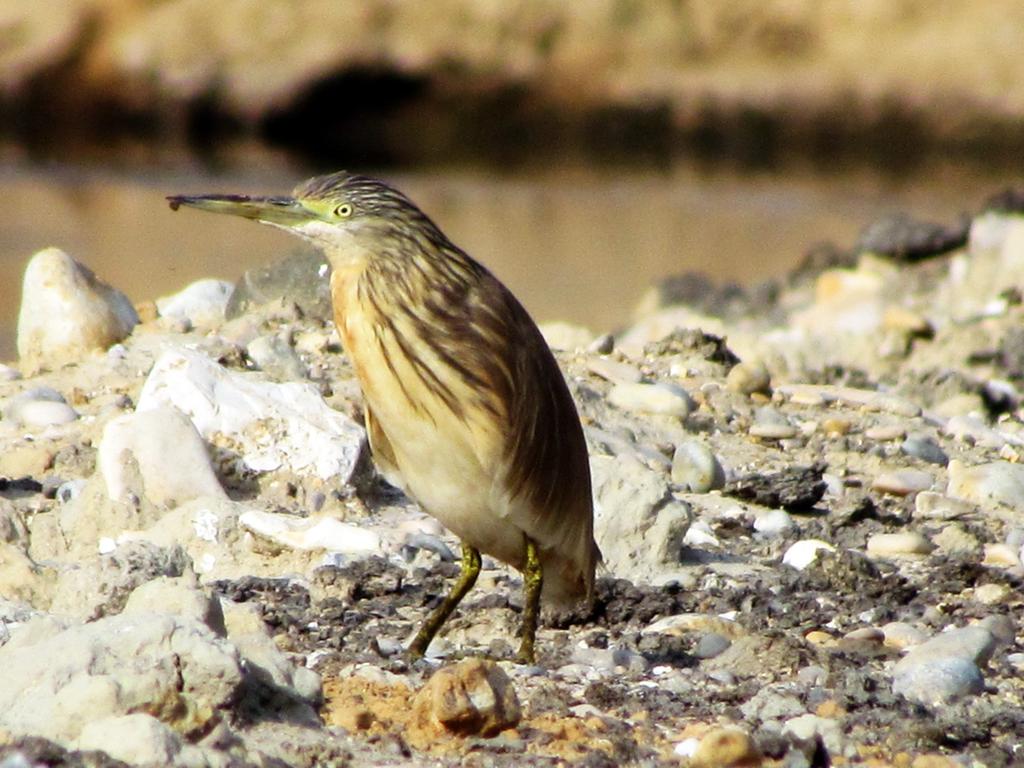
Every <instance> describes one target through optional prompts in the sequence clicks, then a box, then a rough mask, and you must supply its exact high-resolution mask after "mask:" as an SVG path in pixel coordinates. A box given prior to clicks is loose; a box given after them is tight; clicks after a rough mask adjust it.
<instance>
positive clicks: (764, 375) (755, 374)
mask: <svg viewBox="0 0 1024 768" xmlns="http://www.w3.org/2000/svg"><path fill="white" fill-rule="evenodd" d="M725 386H726V387H727V388H728V389H729V391H731V392H738V393H739V394H741V395H752V394H754V393H755V392H762V393H764V394H768V393H769V392H771V387H772V380H771V376H769V374H768V369H767V368H765V366H764V363H761V362H750V363H745V362H741V363H737V364H736V365H734V366H733V367H732V368H731V369H730V370H729V373H728V374H727V375H726V377H725Z"/></svg>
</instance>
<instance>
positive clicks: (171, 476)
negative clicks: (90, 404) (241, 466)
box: [97, 405, 225, 506]
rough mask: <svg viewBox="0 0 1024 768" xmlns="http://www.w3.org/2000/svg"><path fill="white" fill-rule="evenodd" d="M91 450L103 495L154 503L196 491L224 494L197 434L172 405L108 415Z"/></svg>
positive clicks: (168, 501)
mask: <svg viewBox="0 0 1024 768" xmlns="http://www.w3.org/2000/svg"><path fill="white" fill-rule="evenodd" d="M97 454H98V457H97V458H98V464H99V470H100V472H101V473H102V475H103V479H104V481H105V483H106V488H107V496H108V497H109V498H111V499H113V500H114V501H125V500H126V499H128V498H129V497H130V496H131V495H135V496H142V495H145V497H146V498H148V499H149V500H150V501H151V502H153V503H154V504H156V505H166V506H176V505H178V504H181V503H183V502H186V501H190V500H192V499H196V498H199V497H202V496H220V497H223V496H224V495H225V494H224V491H223V489H222V488H221V486H220V483H219V482H218V480H217V475H216V474H215V473H214V471H213V466H212V465H211V463H210V457H209V455H208V453H207V450H206V445H205V444H204V442H203V439H202V438H201V437H200V436H199V433H198V432H196V429H195V427H194V426H193V425H192V422H191V421H189V419H188V417H187V416H185V415H184V414H183V413H182V412H181V411H179V410H178V409H177V408H174V407H172V406H167V405H160V406H154V407H152V408H150V409H149V410H140V411H138V412H136V413H129V414H125V415H124V416H118V417H116V418H113V419H111V420H110V421H109V422H108V423H107V425H106V427H105V428H104V430H103V438H102V440H101V441H100V445H99V449H98V451H97ZM137 478H141V481H142V484H141V487H138V482H137Z"/></svg>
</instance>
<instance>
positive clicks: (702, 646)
mask: <svg viewBox="0 0 1024 768" xmlns="http://www.w3.org/2000/svg"><path fill="white" fill-rule="evenodd" d="M730 645H732V641H731V640H729V638H727V637H725V636H723V635H720V634H718V633H717V632H707V633H705V634H703V635H701V637H700V640H698V641H697V646H696V647H695V648H694V649H693V655H694V656H696V657H697V658H698V659H713V658H714V657H715V656H718V655H719V654H720V653H722V652H723V651H725V649H726V648H728V647H729V646H730Z"/></svg>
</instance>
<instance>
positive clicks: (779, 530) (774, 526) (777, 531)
mask: <svg viewBox="0 0 1024 768" xmlns="http://www.w3.org/2000/svg"><path fill="white" fill-rule="evenodd" d="M794 525H795V523H794V522H793V516H792V515H790V514H789V513H788V512H787V511H786V510H784V509H772V510H769V511H767V512H765V513H764V514H762V515H758V516H757V517H755V518H754V530H755V531H757V532H758V533H762V534H764V535H766V536H779V535H781V534H783V533H785V532H786V531H788V530H791V529H792V528H793V526H794Z"/></svg>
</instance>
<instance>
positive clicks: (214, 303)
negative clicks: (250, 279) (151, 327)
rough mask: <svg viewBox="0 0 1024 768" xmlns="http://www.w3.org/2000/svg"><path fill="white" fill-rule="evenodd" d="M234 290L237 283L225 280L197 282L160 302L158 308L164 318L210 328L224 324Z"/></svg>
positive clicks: (158, 301)
mask: <svg viewBox="0 0 1024 768" xmlns="http://www.w3.org/2000/svg"><path fill="white" fill-rule="evenodd" d="M234 289H235V286H234V284H233V283H229V282H226V281H224V280H213V279H205V280H197V281H196V282H194V283H192V284H191V285H189V286H187V287H186V288H184V289H182V290H181V291H179V292H178V293H175V294H174V295H172V296H162V297H161V298H159V299H157V300H156V308H157V311H158V312H159V313H160V316H161V317H172V318H177V319H183V320H188V321H189V322H191V323H192V325H195V326H204V327H209V326H212V325H217V324H218V323H221V322H223V321H224V310H225V309H226V308H227V306H228V299H230V298H231V292H232V291H233V290H234Z"/></svg>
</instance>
